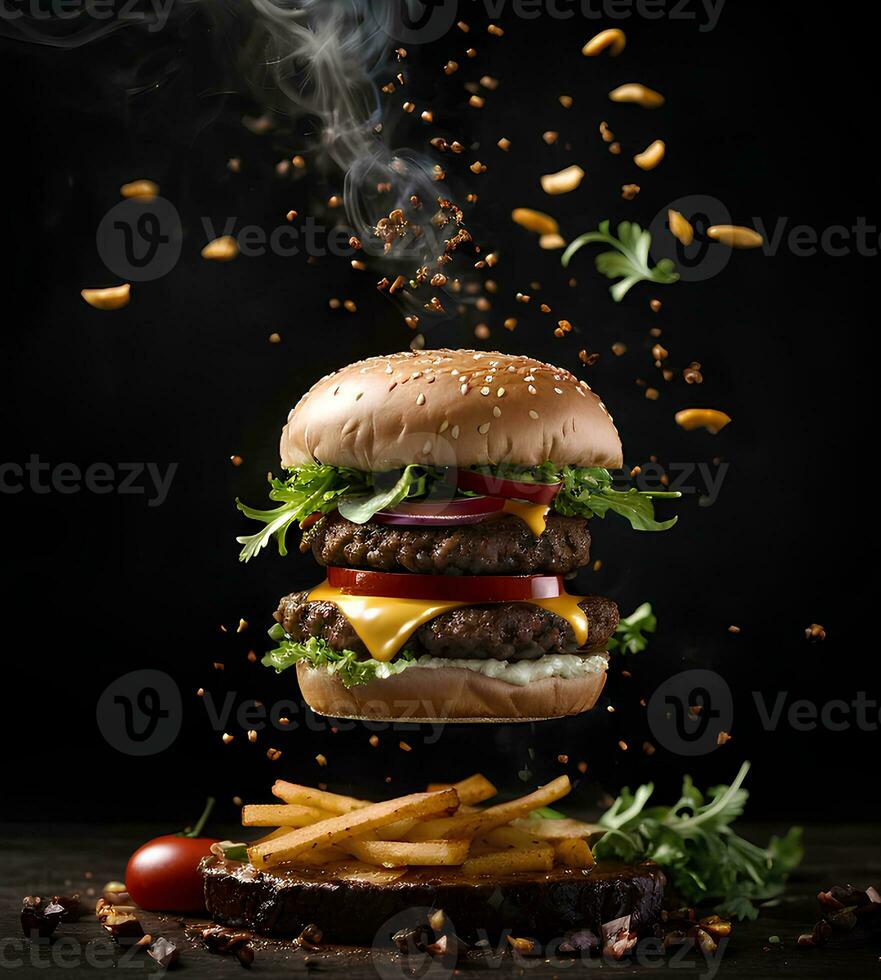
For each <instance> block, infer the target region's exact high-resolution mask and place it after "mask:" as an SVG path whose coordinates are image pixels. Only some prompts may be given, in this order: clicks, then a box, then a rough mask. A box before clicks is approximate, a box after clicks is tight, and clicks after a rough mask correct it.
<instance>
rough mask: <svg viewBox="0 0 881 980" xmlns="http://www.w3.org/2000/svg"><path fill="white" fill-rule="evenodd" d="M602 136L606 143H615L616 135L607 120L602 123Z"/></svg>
mask: <svg viewBox="0 0 881 980" xmlns="http://www.w3.org/2000/svg"><path fill="white" fill-rule="evenodd" d="M600 136H602V138H603V142H604V143H613V142H614V141H615V134H614V133H613V132H612V130H611V129H609V124H608V123H607V122H606V120H605V119H604V120H603V121H602V122H601V123H600Z"/></svg>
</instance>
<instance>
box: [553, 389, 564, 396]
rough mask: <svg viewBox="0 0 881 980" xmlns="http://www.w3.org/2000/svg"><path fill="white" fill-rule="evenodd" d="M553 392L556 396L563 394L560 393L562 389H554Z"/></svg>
mask: <svg viewBox="0 0 881 980" xmlns="http://www.w3.org/2000/svg"><path fill="white" fill-rule="evenodd" d="M554 391H556V393H557V394H558V395H562V394H563V391H562V389H561V388H554Z"/></svg>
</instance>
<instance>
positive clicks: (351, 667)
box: [261, 624, 416, 687]
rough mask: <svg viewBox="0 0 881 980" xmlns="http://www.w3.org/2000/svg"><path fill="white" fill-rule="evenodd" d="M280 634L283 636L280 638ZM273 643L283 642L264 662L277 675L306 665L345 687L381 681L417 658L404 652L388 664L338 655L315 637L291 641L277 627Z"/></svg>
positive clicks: (346, 653) (347, 652) (348, 652)
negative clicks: (332, 675) (323, 672)
mask: <svg viewBox="0 0 881 980" xmlns="http://www.w3.org/2000/svg"><path fill="white" fill-rule="evenodd" d="M279 630H281V633H280V634H279ZM269 635H270V637H272V639H273V640H280V642H279V644H278V646H277V647H276V648H275V649H274V650H270V651H269V652H268V653H267V654H266V655H265V656H264V657H263V659H262V660H261V663H262V664H263V665H264V666H265V667H274V668H275V670H276V672H277V673H279V674H280V673H281V672H282V671H283V670H287V669H288V668H289V667H293V666H295V665H296V664H298V663H301V662H302V663H307V664H309V666H310V667H316V668H318V667H323V668H324V669H326V670H327V671H329V672H330V673H332V674H336V675H337V676H338V677H339V679H340V680H341V681H342V682H343V684H344V685H345V686H346V687H354V686H355V685H356V684H366V683H367V682H368V681H373V680H377V679H379V680H382V679H384V678H386V677H391V676H392V675H393V674H400V673H401V671H402V670H406V669H407V667H410V666H412V664H413V663H415V661H416V658H415V657H414V656H413V654H412V653H410V652H409V651H408V650H403V651H401V653H399V654H398V655H397V656H396V657H395V659H394V660H393V661H391V662H389V663H383V662H380V661H379V660H372V659H369V660H359V659H358V654H356V653H355V652H354V651H352V650H343V651H342V652H338V651H336V650H332V649H331V648H330V647H329V646H328V644H327V642H326V641H325V640H323V639H320V638H319V637H316V636H310V637H309V639H308V640H306V641H305V642H304V643H297V642H296V641H294V640H292V639H291V638H290V637H289V636H288V635H287V633H285V631H284V627H282V626H281V625H279V624H276V625H275V626H273V627H272V629H271V630H270V631H269Z"/></svg>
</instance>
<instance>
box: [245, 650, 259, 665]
mask: <svg viewBox="0 0 881 980" xmlns="http://www.w3.org/2000/svg"><path fill="white" fill-rule="evenodd" d="M247 660H248V663H249V664H255V663H257V654H256V653H255V652H254V651H253V650H249V651H248V655H247Z"/></svg>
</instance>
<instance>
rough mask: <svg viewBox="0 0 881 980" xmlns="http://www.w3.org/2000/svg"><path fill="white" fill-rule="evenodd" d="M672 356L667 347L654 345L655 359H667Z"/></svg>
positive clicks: (653, 356)
mask: <svg viewBox="0 0 881 980" xmlns="http://www.w3.org/2000/svg"><path fill="white" fill-rule="evenodd" d="M669 356H670V351H668V350H667V348H666V347H662V346H661V345H660V344H655V345H654V346H653V347H652V358H653V359H654V360H655V361H666V360H667V358H668V357H669Z"/></svg>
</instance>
